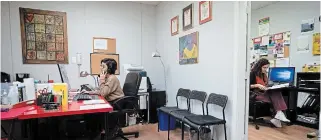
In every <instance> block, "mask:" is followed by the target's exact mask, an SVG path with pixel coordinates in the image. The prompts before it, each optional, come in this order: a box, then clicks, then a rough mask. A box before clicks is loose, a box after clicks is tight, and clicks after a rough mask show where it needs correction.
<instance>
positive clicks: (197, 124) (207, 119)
mask: <svg viewBox="0 0 321 140" xmlns="http://www.w3.org/2000/svg"><path fill="white" fill-rule="evenodd" d="M227 100H228V97H227V96H226V95H220V94H215V93H211V94H210V95H209V97H208V99H207V102H206V114H207V115H205V114H203V115H194V116H186V117H185V118H184V120H183V121H184V123H186V124H187V125H189V126H190V127H192V128H194V129H195V130H197V131H198V139H199V133H200V131H201V128H203V127H205V126H211V125H221V124H223V125H224V134H225V140H226V139H227V137H226V120H225V112H224V110H225V106H226V103H227ZM210 104H212V105H216V106H220V107H221V108H222V115H223V119H219V118H217V117H214V116H212V115H209V113H208V105H210ZM203 109H204V107H203Z"/></svg>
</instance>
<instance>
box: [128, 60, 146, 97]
mask: <svg viewBox="0 0 321 140" xmlns="http://www.w3.org/2000/svg"><path fill="white" fill-rule="evenodd" d="M123 68H124V77H123V81H125V79H126V76H127V74H128V73H130V72H137V73H139V74H140V75H141V76H142V80H141V82H140V87H139V91H138V92H140V93H142V92H148V91H149V90H150V89H151V84H150V81H149V78H148V77H147V72H146V71H145V70H144V67H142V66H139V65H133V64H124V65H123Z"/></svg>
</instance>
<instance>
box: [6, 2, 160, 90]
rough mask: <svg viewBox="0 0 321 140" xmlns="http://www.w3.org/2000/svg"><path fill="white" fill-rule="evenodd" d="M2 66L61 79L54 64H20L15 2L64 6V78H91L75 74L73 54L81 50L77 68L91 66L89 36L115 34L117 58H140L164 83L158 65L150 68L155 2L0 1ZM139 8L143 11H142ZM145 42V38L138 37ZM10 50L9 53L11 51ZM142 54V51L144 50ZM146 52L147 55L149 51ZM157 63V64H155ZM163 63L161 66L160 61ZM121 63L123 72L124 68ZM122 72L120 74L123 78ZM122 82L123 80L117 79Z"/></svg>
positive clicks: (42, 77) (75, 82)
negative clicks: (67, 52)
mask: <svg viewBox="0 0 321 140" xmlns="http://www.w3.org/2000/svg"><path fill="white" fill-rule="evenodd" d="M1 4H2V6H1V8H2V10H1V17H2V18H1V23H2V24H1V28H2V29H3V30H1V39H2V42H1V55H2V56H1V58H2V60H1V62H2V64H1V67H2V69H1V70H2V71H5V72H8V73H10V74H15V73H30V75H31V76H32V77H34V78H36V79H39V80H46V79H47V75H48V74H49V75H50V77H51V79H53V80H55V81H60V78H59V77H60V76H59V71H58V68H57V65H47V64H41V65H38V64H37V65H35V64H22V55H21V52H22V51H21V37H20V35H21V34H20V20H19V19H20V18H19V7H24V8H34V9H43V10H53V11H64V12H67V32H68V47H69V60H70V62H69V65H67V66H66V69H67V73H68V76H69V77H68V78H69V81H70V84H71V86H72V87H73V88H78V87H79V85H80V84H84V83H90V84H93V83H94V81H93V79H92V78H91V77H87V78H79V77H78V74H77V72H78V67H77V65H76V64H71V57H74V56H76V53H78V52H79V53H82V56H83V65H82V66H81V70H86V71H88V72H90V65H89V64H90V52H92V38H93V37H112V38H116V39H117V53H118V54H120V64H121V65H122V64H138V65H143V66H145V67H146V70H147V72H148V74H149V76H150V77H151V80H152V82H153V83H154V84H155V85H156V87H158V88H162V87H163V80H162V79H160V78H162V77H159V76H158V73H159V72H162V70H159V69H156V70H154V69H152V68H153V67H154V66H153V64H154V63H157V60H154V59H152V58H151V52H152V51H153V50H155V49H154V48H155V41H156V37H155V20H156V18H155V15H156V13H155V12H156V11H155V6H151V5H143V4H139V3H133V2H63V1H61V2H1ZM141 10H142V12H143V14H142V12H141ZM142 42H143V43H142ZM11 51H12V52H13V53H11ZM143 54H144V55H143ZM147 54H148V55H147ZM156 68H157V67H156ZM160 68H161V67H160ZM122 73H123V72H122V68H121V74H122ZM122 76H123V75H120V77H119V78H120V79H124V78H123V77H122ZM121 82H122V81H121Z"/></svg>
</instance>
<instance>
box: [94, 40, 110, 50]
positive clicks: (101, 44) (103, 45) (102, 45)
mask: <svg viewBox="0 0 321 140" xmlns="http://www.w3.org/2000/svg"><path fill="white" fill-rule="evenodd" d="M107 41H108V40H107V39H94V50H108V43H107Z"/></svg>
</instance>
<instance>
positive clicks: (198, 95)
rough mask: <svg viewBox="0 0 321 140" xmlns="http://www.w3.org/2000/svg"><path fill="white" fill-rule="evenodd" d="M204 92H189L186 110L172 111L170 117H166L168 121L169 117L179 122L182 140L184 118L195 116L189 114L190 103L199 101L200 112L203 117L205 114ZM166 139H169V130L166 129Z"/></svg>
mask: <svg viewBox="0 0 321 140" xmlns="http://www.w3.org/2000/svg"><path fill="white" fill-rule="evenodd" d="M206 96H207V94H206V92H203V91H197V90H193V91H192V92H191V94H190V95H189V101H188V110H182V109H180V110H174V111H172V112H171V113H170V115H169V116H168V119H169V118H170V116H172V117H174V118H175V119H176V120H178V121H180V122H181V129H182V140H184V127H185V125H184V121H183V120H184V118H185V117H187V116H195V115H196V114H193V113H191V109H190V108H191V101H193V100H194V101H199V102H201V103H202V111H203V115H204V114H205V112H204V102H205V100H206ZM169 126H170V121H168V127H169ZM167 136H168V139H169V129H168V135H167Z"/></svg>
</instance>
